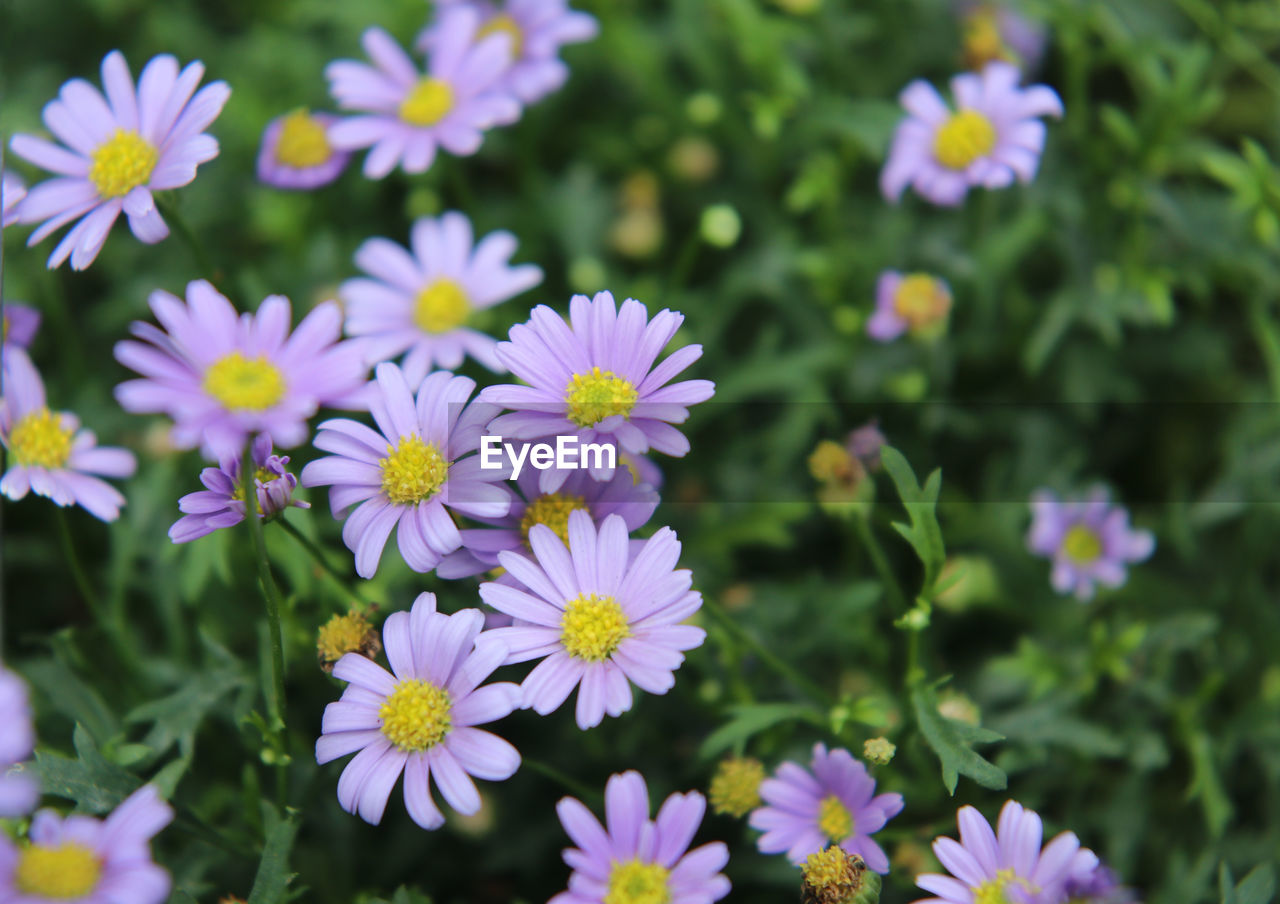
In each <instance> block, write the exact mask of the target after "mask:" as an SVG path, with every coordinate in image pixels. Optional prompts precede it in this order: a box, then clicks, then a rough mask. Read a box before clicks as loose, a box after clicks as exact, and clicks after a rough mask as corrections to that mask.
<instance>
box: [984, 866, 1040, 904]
mask: <svg viewBox="0 0 1280 904" xmlns="http://www.w3.org/2000/svg"><path fill="white" fill-rule="evenodd" d="M1010 885H1019V886H1021V887H1022V888H1024V889H1026V890H1027V891H1028V892H1030V893H1031V894H1036V893H1037V892H1039V889H1038V888H1036V887H1035V886H1033V885H1032V884H1031V883H1030V882H1028V881H1027V880H1026V879H1021V878H1019V877H1018V876H1016V875H1015V874H1014V872H1013V870H1011V869H1002V870H1000V871H999V872H998V873H996V877H995V878H994V879H988V880H987V881H986V882H983V883H982V884H981V885H975V886H973V887H972V888H971V889H970V891H972V892H973V904H1011V902H1010V900H1009V894H1008V892H1006V891H1005V889H1006V888H1008V887H1009V886H1010Z"/></svg>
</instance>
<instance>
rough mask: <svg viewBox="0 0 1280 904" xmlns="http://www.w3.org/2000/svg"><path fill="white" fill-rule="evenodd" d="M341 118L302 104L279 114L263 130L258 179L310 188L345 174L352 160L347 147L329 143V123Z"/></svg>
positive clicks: (305, 189)
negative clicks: (312, 110) (338, 146)
mask: <svg viewBox="0 0 1280 904" xmlns="http://www.w3.org/2000/svg"><path fill="white" fill-rule="evenodd" d="M338 121H339V118H338V117H337V116H334V115H333V114H332V113H312V112H310V111H309V110H307V109H305V108H303V109H300V110H294V111H293V112H292V113H286V114H285V115H284V116H277V117H276V118H275V119H273V120H271V122H269V123H267V127H266V128H265V129H263V131H262V148H261V150H259V151H258V181H259V182H265V183H266V184H267V185H271V186H274V187H276V188H284V189H290V190H292V191H310V190H311V189H313V188H319V187H320V186H322V185H328V184H329V183H330V182H332V181H333V180H334V179H337V178H338V177H339V176H340V175H342V171H343V170H344V169H346V168H347V164H348V163H349V162H350V161H351V154H350V153H349V152H347V151H339V150H336V149H334V147H333V145H332V144H330V143H329V127H330V126H332V125H333V124H334V123H336V122H338Z"/></svg>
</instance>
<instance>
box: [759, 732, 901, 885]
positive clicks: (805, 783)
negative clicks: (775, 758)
mask: <svg viewBox="0 0 1280 904" xmlns="http://www.w3.org/2000/svg"><path fill="white" fill-rule="evenodd" d="M875 791H876V783H875V780H874V779H873V778H871V776H869V775H868V774H867V767H865V766H863V765H862V764H861V763H859V762H858V761H857V760H855V759H854V758H853V755H852V754H850V753H849V751H847V750H843V749H836V750H832V751H831V752H830V753H828V752H827V748H826V745H824V744H815V745H814V748H813V762H812V771H809V770H807V769H805V768H804V767H803V766H801V765H799V764H798V763H791V762H787V763H783V764H782V765H781V766H779V767H778V769H777V771H776V772H775V773H774V777H773V778H769V779H765V780H764V782H763V783H762V784H761V785H760V797H761V798H762V799H763V800H764V803H765V806H763V807H761V808H760V809H758V810H756V811H755V812H754V813H752V814H751V818H750V820H748V824H749V825H750V826H751V827H752V828H753V829H759V830H760V831H762V832H764V834H763V835H761V836H760V839H759V841H758V842H757V843H756V844H757V846H758V847H759V848H760V850H761V852H762V853H765V854H778V853H782V852H784V851H785V852H786V855H787V859H789V860H790V861H791V862H792V863H803V862H804V861H805V858H806V857H808V856H809V855H810V854H812V853H814V852H816V851H820V850H822V849H823V848H824V847H826V846H827V845H828V844H830V843H835V844H838V845H840V847H842V848H844V849H845V850H846V851H848V852H849V853H850V854H857V855H858V856H860V857H861V858H862V859H863V860H865V861H866V862H867V866H868V867H869V868H871V869H873V870H875V871H876V872H877V873H887V872H888V871H889V858H888V857H886V856H885V853H884V851H883V850H882V849H881V848H880V845H878V844H876V842H875V841H874V840H873V839H872V838H871V836H872V835H873V834H875V833H876V832H878V831H880V830H881V829H882V828H884V825H885V823H887V822H888V821H889V820H890V819H892V818H893V817H894V816H896V815H898V813H899V812H901V810H902V804H903V801H902V795H901V794H879V795H877V794H876V793H875Z"/></svg>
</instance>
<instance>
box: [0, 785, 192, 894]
mask: <svg viewBox="0 0 1280 904" xmlns="http://www.w3.org/2000/svg"><path fill="white" fill-rule="evenodd" d="M172 820H173V809H172V808H171V807H170V806H169V805H168V804H166V803H165V802H164V801H163V800H161V799H160V795H159V793H158V792H157V791H156V789H155V786H153V785H143V786H142V787H141V788H139V789H138V790H137V791H135V792H134V793H133V794H131V795H130V796H129V797H128V798H126V799H125V800H124V802H122V803H121V804H120V806H118V807H116V808H115V809H114V810H113V811H111V813H110V815H108V816H107V818H106V819H102V820H100V819H95V818H93V817H92V816H83V815H80V814H72V815H70V816H67V817H62V816H60V815H58V813H57V812H55V811H54V810H41V811H40V812H38V813H36V815H35V816H34V817H32V820H31V830H30V833H29V834H30V839H31V843H30V844H29V845H22V846H19V845H18V844H17V843H15V842H13V841H11V840H9V837H8V836H7V835H5V834H3V833H0V901H4V902H5V904H50V902H53V901H60V902H66V904H121V902H125V901H127V902H128V904H161V902H163V901H165V900H166V899H167V898H168V897H169V888H170V884H171V883H170V880H169V874H168V873H167V872H165V871H164V869H163V868H162V867H160V866H157V865H156V864H155V863H154V862H153V861H152V859H151V851H150V842H151V839H152V837H153V836H154V835H155V834H156V833H157V832H159V831H160V830H161V829H163V828H164V827H165V826H167V825H168V824H169V823H170V822H171V821H172Z"/></svg>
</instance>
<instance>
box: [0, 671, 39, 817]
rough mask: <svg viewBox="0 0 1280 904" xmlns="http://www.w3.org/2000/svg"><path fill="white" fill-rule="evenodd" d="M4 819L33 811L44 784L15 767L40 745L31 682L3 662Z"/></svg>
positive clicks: (0, 760) (0, 780)
mask: <svg viewBox="0 0 1280 904" xmlns="http://www.w3.org/2000/svg"><path fill="white" fill-rule="evenodd" d="M0 725H3V726H4V731H3V732H0V819H17V818H18V817H20V816H25V815H26V814H28V813H30V812H31V811H32V810H33V809H34V808H35V805H36V803H37V801H39V800H40V784H39V783H38V782H37V781H36V780H35V777H34V776H32V775H31V774H30V773H26V772H21V771H17V770H14V769H13V767H14V766H17V765H18V764H19V763H21V762H22V761H23V760H25V759H26V758H27V757H29V756H31V751H33V750H35V747H36V732H35V725H34V724H33V723H32V718H31V704H30V703H29V702H28V700H27V685H26V684H25V683H24V682H23V680H22V679H21V678H19V677H18V676H17V675H16V674H14V673H13V672H11V671H9V670H8V669H6V668H5V667H4V666H2V665H0Z"/></svg>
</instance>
